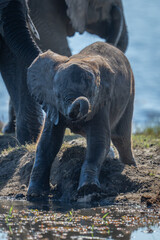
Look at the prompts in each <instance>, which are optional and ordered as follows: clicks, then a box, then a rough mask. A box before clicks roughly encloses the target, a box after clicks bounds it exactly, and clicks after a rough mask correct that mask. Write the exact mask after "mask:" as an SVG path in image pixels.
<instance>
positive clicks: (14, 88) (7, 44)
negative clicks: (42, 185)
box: [0, 0, 43, 144]
mask: <svg viewBox="0 0 160 240" xmlns="http://www.w3.org/2000/svg"><path fill="white" fill-rule="evenodd" d="M29 22H30V23H31V19H30V17H29V15H28V6H27V3H26V1H25V0H1V1H0V71H1V74H2V78H3V80H4V82H5V85H6V87H7V90H8V92H9V95H10V97H11V100H12V104H13V106H14V110H15V113H16V133H17V139H18V141H19V142H20V143H21V144H24V143H25V142H31V141H36V139H37V137H38V135H39V132H40V129H41V126H42V122H43V114H42V110H41V107H40V105H39V104H38V103H37V102H36V101H35V100H34V99H33V98H32V97H31V95H30V93H29V91H28V87H27V83H26V71H27V68H28V66H29V65H30V64H31V63H32V61H33V60H34V59H35V58H36V57H37V56H38V55H39V53H41V51H40V49H39V48H38V46H37V44H36V43H35V42H34V40H33V38H32V36H31V32H30V30H29ZM32 29H34V26H33V25H32ZM34 30H35V29H34Z"/></svg>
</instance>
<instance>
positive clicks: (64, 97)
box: [27, 51, 100, 125]
mask: <svg viewBox="0 0 160 240" xmlns="http://www.w3.org/2000/svg"><path fill="white" fill-rule="evenodd" d="M27 79H28V80H27V81H28V87H29V90H30V92H31V94H32V95H33V96H34V97H35V98H36V99H37V101H38V102H39V103H40V104H41V105H42V107H43V109H44V110H45V111H46V113H47V115H49V117H50V118H51V120H52V121H53V122H54V124H55V125H56V124H58V120H59V113H61V114H62V115H63V116H65V117H66V118H67V119H68V120H71V121H73V122H77V121H80V120H82V119H83V120H86V121H87V120H89V119H90V118H91V117H92V115H93V114H95V112H96V111H97V107H98V97H99V88H100V73H99V70H98V68H96V64H95V65H94V63H93V64H92V63H88V62H87V60H85V59H81V58H74V57H71V58H68V57H64V56H60V55H58V54H55V53H53V52H51V51H47V52H46V53H43V54H40V56H39V57H38V58H36V59H35V61H34V62H33V63H32V65H31V66H30V67H29V69H28V78H27Z"/></svg>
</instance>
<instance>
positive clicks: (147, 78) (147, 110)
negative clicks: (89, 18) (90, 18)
mask: <svg viewBox="0 0 160 240" xmlns="http://www.w3.org/2000/svg"><path fill="white" fill-rule="evenodd" d="M123 5H124V11H125V17H126V21H127V26H128V32H129V47H128V50H127V53H126V55H127V57H128V59H129V60H130V63H131V66H132V68H133V72H134V76H135V81H136V99H135V110H134V117H133V123H134V126H135V125H136V126H140V127H144V126H146V125H152V124H155V123H160V104H159V102H160V87H159V83H160V67H159V64H160V40H159V39H160V17H159V9H160V1H159V0H154V1H149V0H147V1H146V0H141V1H139V0H129V1H128V0H123ZM99 40H102V39H100V38H99V37H97V36H94V35H90V34H88V33H84V34H83V35H79V34H76V35H75V36H74V37H72V38H68V42H69V45H70V47H71V49H72V53H73V54H75V53H78V52H79V51H80V50H81V49H82V48H84V47H85V46H87V45H89V44H91V43H93V42H95V41H99ZM7 107H8V95H7V92H6V90H5V87H4V85H3V83H2V81H0V119H2V120H3V121H5V122H6V121H7V118H8V116H7Z"/></svg>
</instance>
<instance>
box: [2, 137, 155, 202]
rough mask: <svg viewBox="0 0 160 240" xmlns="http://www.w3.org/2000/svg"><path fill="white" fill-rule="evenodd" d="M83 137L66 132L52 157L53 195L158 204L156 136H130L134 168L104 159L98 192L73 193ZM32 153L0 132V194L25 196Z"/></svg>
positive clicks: (76, 198)
mask: <svg viewBox="0 0 160 240" xmlns="http://www.w3.org/2000/svg"><path fill="white" fill-rule="evenodd" d="M85 146H86V143H85V140H84V139H83V138H80V137H78V136H75V135H74V136H66V138H65V142H64V144H63V146H62V148H61V151H60V152H59V154H58V156H57V158H56V159H55V161H54V164H53V166H52V170H51V183H52V185H53V186H56V187H55V189H54V190H53V191H52V192H51V195H50V197H53V199H56V198H60V199H61V200H65V201H69V200H74V201H78V202H81V201H99V202H100V204H107V203H116V202H125V203H128V202H129V203H141V202H145V203H147V205H148V206H149V205H152V204H160V138H159V137H156V138H155V137H153V136H145V135H137V136H133V148H134V156H135V159H136V161H137V168H136V167H133V166H127V165H123V164H122V163H121V162H120V161H119V160H118V159H117V155H116V158H115V159H113V160H110V159H107V158H106V160H105V162H104V164H103V166H102V170H101V173H100V183H101V186H102V192H101V193H98V194H96V193H93V194H92V195H88V196H86V197H83V198H82V197H79V196H77V191H76V189H77V186H78V180H79V175H80V168H81V165H82V162H83V160H84V156H85ZM34 157H35V146H33V145H27V146H25V147H24V146H18V143H17V141H16V139H15V138H14V137H13V136H4V135H0V196H12V197H23V196H26V192H27V186H28V182H29V177H30V173H31V169H32V165H33V161H34Z"/></svg>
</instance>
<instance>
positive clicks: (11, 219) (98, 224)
mask: <svg viewBox="0 0 160 240" xmlns="http://www.w3.org/2000/svg"><path fill="white" fill-rule="evenodd" d="M159 237H160V209H154V208H149V209H148V208H143V207H141V206H135V205H134V206H123V205H118V206H117V205H112V206H105V207H96V208H93V207H92V208H87V207H85V208H84V207H83V208H80V207H79V208H78V209H75V208H74V205H71V207H69V205H68V206H65V205H64V204H61V205H56V204H55V203H53V201H51V202H49V203H44V202H43V204H42V203H35V202H34V203H31V202H27V201H6V200H5V201H2V200H0V239H4V240H8V239H10V240H12V239H16V240H23V239H45V240H49V239H56V240H58V239H79V240H80V239H83V240H87V239H96V240H97V239H99V240H106V239H114V240H116V239H117V240H119V239H122V240H129V239H135V240H139V239H141V240H146V239H147V240H151V239H159Z"/></svg>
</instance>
